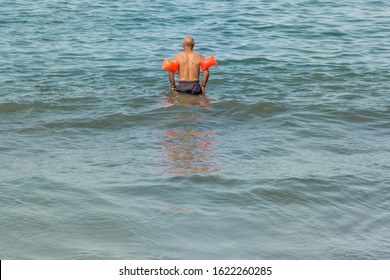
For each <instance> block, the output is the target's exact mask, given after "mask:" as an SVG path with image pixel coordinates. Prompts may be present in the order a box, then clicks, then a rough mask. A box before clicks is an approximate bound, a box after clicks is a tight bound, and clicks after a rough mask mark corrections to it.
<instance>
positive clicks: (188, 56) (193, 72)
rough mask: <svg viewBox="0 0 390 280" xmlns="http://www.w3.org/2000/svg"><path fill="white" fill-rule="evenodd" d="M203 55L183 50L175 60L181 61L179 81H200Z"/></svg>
mask: <svg viewBox="0 0 390 280" xmlns="http://www.w3.org/2000/svg"><path fill="white" fill-rule="evenodd" d="M202 59H203V56H202V55H201V54H199V53H195V52H192V51H191V52H181V53H178V54H177V55H175V58H174V60H175V61H176V62H177V63H179V81H181V82H184V81H199V74H200V69H199V63H200V61H201V60H202Z"/></svg>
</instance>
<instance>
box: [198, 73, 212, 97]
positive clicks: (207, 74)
mask: <svg viewBox="0 0 390 280" xmlns="http://www.w3.org/2000/svg"><path fill="white" fill-rule="evenodd" d="M209 77H210V72H209V69H206V70H204V71H203V81H202V85H201V86H200V88H201V90H202V94H205V89H206V84H207V81H208V80H209Z"/></svg>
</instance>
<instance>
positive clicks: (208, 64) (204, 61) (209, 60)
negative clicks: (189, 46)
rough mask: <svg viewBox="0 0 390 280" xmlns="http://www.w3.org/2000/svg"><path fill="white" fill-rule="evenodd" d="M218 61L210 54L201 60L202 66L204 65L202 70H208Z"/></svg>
mask: <svg viewBox="0 0 390 280" xmlns="http://www.w3.org/2000/svg"><path fill="white" fill-rule="evenodd" d="M216 64H217V61H216V60H215V58H214V56H213V55H210V56H209V57H208V58H205V59H202V60H201V61H200V67H202V70H203V71H204V70H207V69H209V68H210V67H211V66H213V65H216Z"/></svg>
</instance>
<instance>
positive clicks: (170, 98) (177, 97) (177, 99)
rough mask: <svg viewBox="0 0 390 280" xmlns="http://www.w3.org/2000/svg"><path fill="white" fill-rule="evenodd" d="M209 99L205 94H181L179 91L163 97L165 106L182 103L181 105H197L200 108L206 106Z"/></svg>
mask: <svg viewBox="0 0 390 280" xmlns="http://www.w3.org/2000/svg"><path fill="white" fill-rule="evenodd" d="M210 101H211V100H210V99H209V98H208V97H206V96H200V95H192V94H185V93H183V94H181V93H169V94H167V95H166V96H165V98H164V103H165V105H166V106H172V105H182V106H197V107H201V108H207V107H208V105H209V103H210Z"/></svg>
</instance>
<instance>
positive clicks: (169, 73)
mask: <svg viewBox="0 0 390 280" xmlns="http://www.w3.org/2000/svg"><path fill="white" fill-rule="evenodd" d="M168 77H169V82H170V83H171V89H172V90H173V91H176V83H175V73H173V72H172V71H168Z"/></svg>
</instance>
